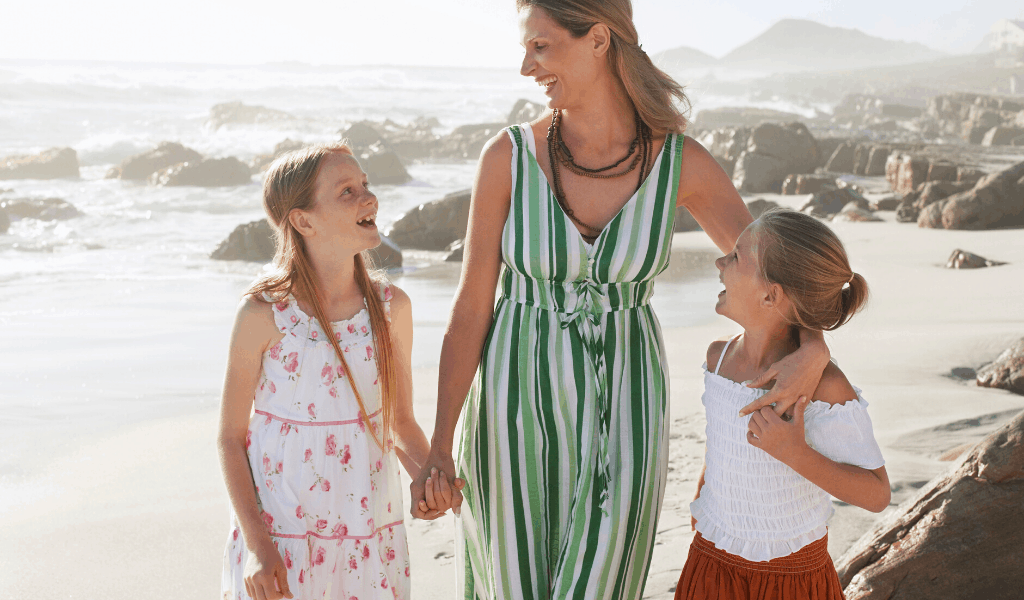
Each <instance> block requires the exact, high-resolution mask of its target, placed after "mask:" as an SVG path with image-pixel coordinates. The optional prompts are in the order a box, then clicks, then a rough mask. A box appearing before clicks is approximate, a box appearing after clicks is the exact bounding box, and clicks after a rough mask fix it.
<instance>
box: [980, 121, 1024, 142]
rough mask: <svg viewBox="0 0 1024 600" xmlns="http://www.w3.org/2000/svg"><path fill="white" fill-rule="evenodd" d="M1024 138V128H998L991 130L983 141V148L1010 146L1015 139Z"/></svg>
mask: <svg viewBox="0 0 1024 600" xmlns="http://www.w3.org/2000/svg"><path fill="white" fill-rule="evenodd" d="M1018 136H1024V128H1021V127H1004V126H997V127H993V128H992V129H989V130H988V132H986V133H985V137H984V139H982V140H981V145H982V146H1009V145H1011V144H1012V142H1013V140H1014V138H1016V137H1018Z"/></svg>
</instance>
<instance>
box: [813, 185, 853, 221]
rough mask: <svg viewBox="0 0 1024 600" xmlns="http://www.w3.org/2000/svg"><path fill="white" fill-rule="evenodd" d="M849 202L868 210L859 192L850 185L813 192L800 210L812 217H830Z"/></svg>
mask: <svg viewBox="0 0 1024 600" xmlns="http://www.w3.org/2000/svg"><path fill="white" fill-rule="evenodd" d="M851 202H852V203H854V206H856V207H857V208H861V209H864V210H869V206H870V205H869V203H868V201H867V199H866V198H865V197H864V196H863V195H862V194H861V193H860V192H858V191H857V190H855V189H852V188H850V187H842V188H830V189H824V190H822V191H820V192H818V193H817V194H814V195H813V196H811V198H810V199H809V200H808V201H807V202H805V203H804V205H803V206H801V207H800V212H803V213H807V214H809V215H811V216H814V217H821V218H831V217H833V216H835V215H837V214H839V212H840V211H842V210H843V208H845V207H846V205H847V204H850V203H851Z"/></svg>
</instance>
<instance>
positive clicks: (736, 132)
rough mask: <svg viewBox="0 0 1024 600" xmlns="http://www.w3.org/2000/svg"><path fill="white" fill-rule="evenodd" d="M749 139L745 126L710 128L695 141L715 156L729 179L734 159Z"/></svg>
mask: <svg viewBox="0 0 1024 600" xmlns="http://www.w3.org/2000/svg"><path fill="white" fill-rule="evenodd" d="M749 139H750V130H749V129H747V128H745V127H733V128H723V129H712V130H710V131H705V132H704V133H701V134H700V135H699V136H698V137H697V141H698V142H700V144H701V145H702V146H704V148H705V149H707V151H708V152H709V153H711V156H713V157H715V160H716V161H718V164H719V165H721V167H722V170H724V171H725V174H726V175H728V176H729V178H730V179H731V178H732V176H733V173H734V172H735V167H736V161H737V160H738V159H739V157H740V154H742V153H743V150H744V149H745V148H746V147H747V140H749Z"/></svg>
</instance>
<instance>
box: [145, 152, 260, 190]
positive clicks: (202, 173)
mask: <svg viewBox="0 0 1024 600" xmlns="http://www.w3.org/2000/svg"><path fill="white" fill-rule="evenodd" d="M149 183H150V184H152V185H159V186H166V187H173V186H182V185H194V186H200V187H223V186H228V185H245V184H247V183H252V175H251V173H250V171H249V166H248V165H246V164H245V163H243V162H242V161H240V160H238V159H237V158H235V157H233V156H229V157H227V158H203V159H200V160H197V161H190V162H185V163H179V164H176V165H174V166H171V167H167V168H166V169H161V170H159V171H157V172H155V173H153V174H152V175H150V176H149Z"/></svg>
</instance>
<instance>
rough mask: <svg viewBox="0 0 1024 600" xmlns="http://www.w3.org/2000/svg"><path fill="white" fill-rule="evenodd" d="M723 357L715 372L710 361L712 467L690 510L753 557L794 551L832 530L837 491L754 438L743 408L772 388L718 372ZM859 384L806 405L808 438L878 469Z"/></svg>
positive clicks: (844, 458)
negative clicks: (837, 398)
mask: <svg viewBox="0 0 1024 600" xmlns="http://www.w3.org/2000/svg"><path fill="white" fill-rule="evenodd" d="M737 337H739V336H737ZM735 339H736V338H733V339H732V340H730V341H729V344H731V343H732V342H733V341H735ZM729 344H726V346H725V348H724V349H723V350H722V358H724V357H725V354H726V352H727V351H728V350H729ZM722 358H719V360H718V366H716V367H715V372H714V373H712V372H709V371H708V370H707V364H705V365H704V395H703V396H702V397H701V401H702V402H703V404H704V409H705V411H706V413H707V429H706V433H707V454H706V455H705V457H704V462H705V466H706V468H705V472H704V487H703V488H701V492H700V497H699V498H697V499H696V500H694V501H693V502H691V503H690V513H691V514H692V515H693V517H694V518H696V519H697V531H699V532H700V534H701V536H703V537H704V538H705V539H707V540H709V541H710V542H712V543H714V544H715V547H717V548H719V549H721V550H725V551H726V552H728V553H730V554H734V555H736V556H741V557H743V558H745V559H747V560H752V561H766V560H771V559H773V558H778V557H780V556H786V555H788V554H792V553H793V552H796V551H797V550H799V549H800V548H803V547H804V546H806V545H807V544H809V543H811V542H813V541H815V540H819V539H821V538H822V537H824V536H825V533H826V528H825V524H826V522H827V521H828V519H829V518H831V516H832V514H833V513H834V509H833V508H832V500H831V497H830V496H829V495H828V493H826V492H825V491H824V490H822V489H821V488H819V487H818V486H816V485H814V484H813V483H811V482H810V481H808V480H806V479H804V478H803V477H802V476H801V475H799V474H797V472H796V471H794V470H793V469H791V468H790V467H788V466H786V465H785V464H784V463H782V462H781V461H779V460H776V459H775V458H772V456H770V455H769V454H768V453H767V452H765V451H764V450H761V449H760V448H756V447H754V446H751V445H750V444H749V443H748V442H747V422H748V421H749V420H750V416H749V415H748V416H746V417H738V416H736V415H737V414H738V413H739V411H740V409H741V408H743V407H744V406H746V405H747V404H750V403H751V402H753V401H754V400H755V399H756V398H759V397H761V396H763V395H764V394H765V393H767V392H766V391H765V390H759V389H753V388H748V387H747V386H745V385H743V384H739V383H736V382H735V381H732V380H729V379H726V378H724V377H722V376H721V375H719V374H718V370H719V369H720V368H721V367H722ZM854 389H855V390H856V391H857V397H856V398H855V399H851V400H848V401H847V402H845V403H844V404H834V405H830V404H828V403H827V402H819V401H812V402H811V403H810V404H808V405H807V408H806V410H805V412H804V431H805V436H806V439H807V444H808V445H809V446H810V447H811V448H813V449H815V450H817V451H818V452H820V453H821V454H823V455H824V456H826V457H828V458H830V459H832V460H834V461H836V462H840V463H845V464H850V465H854V466H857V467H862V468H865V469H877V468H879V467H881V466H883V465H885V460H884V459H883V458H882V451H881V450H880V449H879V448H878V443H877V442H875V436H874V432H873V430H872V427H871V419H870V418H869V417H868V412H867V407H868V403H867V401H865V400H864V398H863V397H862V396H861V390H860V389H859V388H856V387H854Z"/></svg>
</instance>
